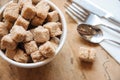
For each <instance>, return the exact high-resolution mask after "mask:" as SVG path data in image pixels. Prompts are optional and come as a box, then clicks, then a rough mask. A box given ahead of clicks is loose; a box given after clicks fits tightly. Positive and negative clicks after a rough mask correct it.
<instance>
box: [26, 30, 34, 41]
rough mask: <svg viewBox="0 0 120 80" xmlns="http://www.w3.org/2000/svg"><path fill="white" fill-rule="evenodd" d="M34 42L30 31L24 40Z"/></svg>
mask: <svg viewBox="0 0 120 80" xmlns="http://www.w3.org/2000/svg"><path fill="white" fill-rule="evenodd" d="M32 40H33V34H32V33H31V32H30V31H26V37H25V39H24V42H29V41H32Z"/></svg>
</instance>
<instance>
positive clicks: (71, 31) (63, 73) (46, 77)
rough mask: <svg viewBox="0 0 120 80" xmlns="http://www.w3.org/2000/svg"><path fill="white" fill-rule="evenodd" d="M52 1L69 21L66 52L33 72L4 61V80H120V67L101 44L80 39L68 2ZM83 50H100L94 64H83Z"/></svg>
mask: <svg viewBox="0 0 120 80" xmlns="http://www.w3.org/2000/svg"><path fill="white" fill-rule="evenodd" d="M51 1H52V2H53V3H55V4H56V5H57V6H58V7H59V8H60V9H61V10H62V11H63V13H64V15H65V18H66V21H67V28H68V32H67V39H66V41H65V44H64V46H63V48H62V50H61V51H60V53H59V54H58V55H57V56H56V58H55V59H54V60H53V61H52V62H50V63H49V64H47V65H45V66H42V67H38V68H31V69H24V68H19V67H16V66H13V65H11V64H9V63H7V62H6V61H4V60H3V59H2V58H0V80H120V65H119V64H117V63H116V61H114V60H113V59H112V58H111V57H110V56H109V55H108V53H107V52H105V51H104V50H103V49H102V48H101V47H100V46H99V45H97V44H91V43H88V42H86V41H84V40H83V39H81V38H80V37H79V35H78V33H77V31H76V26H77V24H76V23H75V22H74V21H73V20H72V19H71V18H70V16H68V15H67V14H66V13H65V9H64V7H63V5H64V3H65V0H59V1H58V0H51ZM79 47H92V48H95V49H96V50H97V56H96V60H95V62H94V63H93V64H90V63H82V62H80V60H79V58H78V50H79Z"/></svg>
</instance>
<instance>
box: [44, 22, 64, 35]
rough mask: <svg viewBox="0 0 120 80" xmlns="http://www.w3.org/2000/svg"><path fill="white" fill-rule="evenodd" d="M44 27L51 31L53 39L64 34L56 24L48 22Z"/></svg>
mask: <svg viewBox="0 0 120 80" xmlns="http://www.w3.org/2000/svg"><path fill="white" fill-rule="evenodd" d="M44 27H45V28H46V29H48V30H49V32H50V36H51V37H55V36H59V35H61V34H62V31H61V29H60V27H59V24H58V23H56V22H48V23H46V24H45V25H44Z"/></svg>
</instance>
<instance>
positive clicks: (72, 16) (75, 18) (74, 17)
mask: <svg viewBox="0 0 120 80" xmlns="http://www.w3.org/2000/svg"><path fill="white" fill-rule="evenodd" d="M65 11H66V12H67V14H68V15H69V16H70V17H71V18H73V20H75V21H76V22H77V23H78V24H80V23H81V20H79V19H78V18H77V17H76V16H74V15H73V14H72V13H71V12H69V11H68V10H67V9H66V10H65Z"/></svg>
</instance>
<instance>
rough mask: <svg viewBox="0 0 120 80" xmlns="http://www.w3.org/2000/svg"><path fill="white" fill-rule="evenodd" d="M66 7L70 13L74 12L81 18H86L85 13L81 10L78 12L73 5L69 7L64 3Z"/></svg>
mask: <svg viewBox="0 0 120 80" xmlns="http://www.w3.org/2000/svg"><path fill="white" fill-rule="evenodd" d="M66 6H68V7H69V8H70V9H71V10H72V11H74V12H75V13H76V14H78V15H79V16H80V17H81V18H86V17H87V14H86V12H83V11H82V10H80V9H79V10H78V8H77V7H75V6H74V5H73V4H71V5H69V4H67V3H66Z"/></svg>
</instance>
